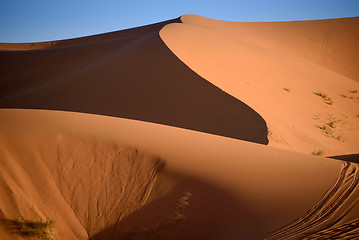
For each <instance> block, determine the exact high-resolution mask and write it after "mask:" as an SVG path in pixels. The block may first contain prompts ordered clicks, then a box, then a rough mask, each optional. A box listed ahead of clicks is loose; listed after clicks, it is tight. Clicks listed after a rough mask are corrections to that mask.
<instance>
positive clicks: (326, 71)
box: [160, 15, 359, 155]
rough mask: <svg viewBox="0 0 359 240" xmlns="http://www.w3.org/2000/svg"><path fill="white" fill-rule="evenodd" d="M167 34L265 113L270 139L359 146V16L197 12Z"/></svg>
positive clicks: (199, 68) (175, 46) (321, 147)
mask: <svg viewBox="0 0 359 240" xmlns="http://www.w3.org/2000/svg"><path fill="white" fill-rule="evenodd" d="M181 20H182V22H183V23H173V24H169V25H166V26H165V27H164V28H163V29H162V30H161V32H160V35H161V38H162V39H163V40H164V42H165V43H166V45H167V46H168V47H169V48H170V49H171V51H172V52H173V53H174V54H175V55H176V56H177V57H178V58H179V59H181V60H182V61H183V62H184V63H185V64H186V65H187V66H189V67H190V68H191V69H192V70H193V71H195V72H196V73H198V74H199V75H200V76H202V77H203V78H205V79H207V80H208V81H210V82H211V83H213V84H214V85H216V86H217V87H219V88H221V89H222V90H223V91H225V92H227V93H229V94H231V95H232V96H234V97H235V98H237V99H239V100H241V101H243V102H244V103H246V104H248V105H249V106H250V107H251V108H253V109H254V110H255V111H257V112H258V113H259V114H260V115H261V116H262V117H263V118H264V120H265V121H266V123H267V126H268V129H269V135H268V137H269V145H271V146H277V147H281V148H285V149H291V150H295V151H300V152H304V153H311V152H319V151H320V152H322V154H324V155H343V154H355V153H358V151H359V148H358V146H359V138H358V136H359V117H358V109H359V82H358V81H359V72H358V69H359V61H358V56H359V47H358V46H359V40H358V39H359V37H358V36H359V30H358V29H359V28H358V27H357V26H358V25H359V18H347V19H332V20H317V21H301V22H275V23H236V22H224V21H217V20H213V19H208V18H204V17H200V16H196V15H185V16H182V17H181Z"/></svg>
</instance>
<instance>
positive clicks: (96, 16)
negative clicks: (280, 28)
mask: <svg viewBox="0 0 359 240" xmlns="http://www.w3.org/2000/svg"><path fill="white" fill-rule="evenodd" d="M184 14H198V15H202V16H205V17H209V18H214V19H219V20H226V21H244V22H251V21H291V20H311V19H325V18H339V17H353V16H359V0H246V1H245V0H178V1H171V0H167V1H163V0H153V1H151V0H140V1H139V0H132V1H131V0H86V1H85V0H71V1H70V0H62V1H52V0H47V1H45V0H42V1H40V0H31V1H30V0H22V1H20V0H0V42H37V41H48V40H59V39H67V38H73V37H80V36H87V35H93V34H98V33H104V32H110V31H116V30H121V29H126V28H131V27H136V26H142V25H147V24H151V23H155V22H160V21H164V20H169V19H173V18H177V17H179V16H181V15H184ZM358 27H359V26H358Z"/></svg>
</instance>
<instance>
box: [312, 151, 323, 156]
mask: <svg viewBox="0 0 359 240" xmlns="http://www.w3.org/2000/svg"><path fill="white" fill-rule="evenodd" d="M311 154H312V155H314V156H320V155H322V154H323V152H322V151H313V152H311Z"/></svg>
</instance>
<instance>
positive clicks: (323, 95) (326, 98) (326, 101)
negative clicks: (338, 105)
mask: <svg viewBox="0 0 359 240" xmlns="http://www.w3.org/2000/svg"><path fill="white" fill-rule="evenodd" d="M313 93H314V94H315V95H317V96H319V97H321V98H322V99H323V100H324V102H325V103H326V104H328V105H333V101H332V99H331V98H330V97H328V96H327V95H326V94H324V93H321V92H313Z"/></svg>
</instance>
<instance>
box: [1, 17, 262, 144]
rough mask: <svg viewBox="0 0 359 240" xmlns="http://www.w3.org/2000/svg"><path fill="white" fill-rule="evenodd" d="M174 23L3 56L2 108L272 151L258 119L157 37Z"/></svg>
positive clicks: (254, 113)
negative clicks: (88, 117)
mask: <svg viewBox="0 0 359 240" xmlns="http://www.w3.org/2000/svg"><path fill="white" fill-rule="evenodd" d="M170 22H179V19H175V20H172V21H169V22H164V23H159V24H154V25H150V26H145V27H142V28H135V29H131V30H125V31H118V32H114V33H108V34H104V35H96V36H93V37H85V38H78V39H72V40H71V39H70V40H65V41H60V42H58V43H57V44H56V45H57V47H55V48H49V49H39V50H30V51H29V50H28V51H0V64H1V66H2V70H1V72H0V108H20V109H47V110H62V111H73V112H82V113H92V114H100V115H106V116H113V117H121V118H128V119H135V120H141V121H147V122H153V123H159V124H165V125H170V126H175V127H181V128H186V129H191V130H196V131H201V132H206V133H211V134H216V135H221V136H225V137H231V138H235V139H241V140H245V141H250V142H255V143H261V144H267V143H268V139H267V126H266V122H265V121H264V120H263V118H262V117H261V116H260V115H259V114H258V113H256V112H255V111H254V110H253V109H252V108H250V107H249V106H247V105H246V104H244V103H243V102H241V101H240V100H238V99H236V98H234V97H232V96H231V95H229V94H227V93H226V92H224V91H222V90H221V89H219V88H218V87H216V86H214V85H213V84H211V83H210V82H208V81H207V80H205V79H203V78H202V77H200V76H199V75H197V74H196V73H195V72H193V71H192V70H191V69H190V68H188V67H187V66H186V65H185V64H184V63H183V62H181V61H180V60H179V59H178V58H177V57H176V56H175V55H174V54H173V53H172V52H171V51H170V50H169V49H168V47H167V46H166V45H165V43H164V42H163V41H162V39H161V38H160V36H159V30H160V29H161V28H162V27H163V26H164V25H166V24H168V23H170ZM61 46H62V47H61Z"/></svg>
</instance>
